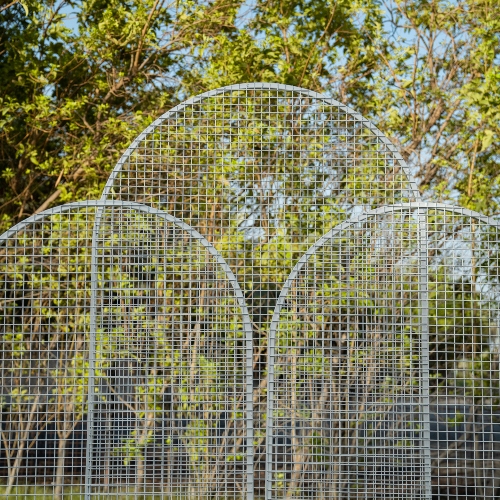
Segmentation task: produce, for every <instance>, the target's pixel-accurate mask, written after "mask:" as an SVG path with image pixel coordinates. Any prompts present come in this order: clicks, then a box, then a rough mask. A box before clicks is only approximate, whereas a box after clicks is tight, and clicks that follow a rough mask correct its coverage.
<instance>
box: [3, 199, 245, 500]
mask: <svg viewBox="0 0 500 500" xmlns="http://www.w3.org/2000/svg"><path fill="white" fill-rule="evenodd" d="M0 266H1V267H0V272H1V276H2V281H3V284H4V287H3V291H2V298H1V300H2V308H3V311H4V314H3V318H2V323H3V330H4V331H3V334H4V338H5V339H6V341H4V343H3V347H4V348H3V351H2V372H3V377H4V381H6V383H5V382H4V385H3V391H4V394H3V421H2V429H1V432H2V443H3V446H4V449H6V454H7V461H6V464H5V467H4V470H6V472H7V480H8V483H9V484H10V490H11V493H12V492H15V493H16V494H17V496H18V498H25V497H26V495H28V494H30V492H33V491H34V492H35V497H36V496H38V495H43V494H46V495H49V496H51V495H53V496H54V497H55V498H63V495H64V498H82V497H81V496H78V495H83V496H84V497H85V498H117V499H122V498H143V497H144V495H152V497H153V498H165V497H168V498H181V497H182V498H190V499H201V498H238V499H240V498H247V497H251V494H252V487H253V482H252V477H251V461H252V435H251V425H248V423H249V422H251V405H252V400H251V361H252V359H251V329H250V327H249V320H248V316H247V313H246V310H245V306H244V304H243V300H242V294H241V292H240V290H239V288H238V286H237V284H236V280H235V278H234V276H233V275H232V273H231V271H230V270H229V269H228V268H227V266H226V264H225V262H224V261H223V259H222V258H221V257H220V256H219V254H218V253H217V252H216V251H215V250H214V248H213V247H212V246H211V245H210V244H209V243H208V242H207V241H206V240H205V239H204V238H202V237H201V236H200V235H199V233H197V232H196V231H194V230H192V229H191V228H190V227H189V226H187V225H186V224H183V223H182V222H180V221H178V220H176V219H174V218H173V217H170V216H168V215H166V214H164V213H160V212H158V211H156V210H154V209H151V208H149V207H143V206H140V205H138V204H132V205H130V204H121V203H112V202H108V203H105V202H95V203H83V204H72V205H68V206H65V207H59V209H55V210H53V211H51V212H49V213H45V214H41V215H40V216H36V217H34V218H32V219H31V220H28V221H26V222H25V223H23V224H21V225H19V226H17V227H16V228H14V229H13V230H11V231H9V234H7V237H6V238H4V240H3V248H2V260H1V262H0ZM68 479H69V480H70V482H68ZM148 498H149V496H148Z"/></svg>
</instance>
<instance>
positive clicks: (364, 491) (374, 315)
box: [266, 209, 429, 499]
mask: <svg viewBox="0 0 500 500" xmlns="http://www.w3.org/2000/svg"><path fill="white" fill-rule="evenodd" d="M421 226H422V224H421V221H420V217H419V215H418V213H416V214H414V213H411V212H409V211H408V210H406V209H399V210H395V211H390V210H388V211H387V213H386V211H385V210H381V211H379V212H375V213H373V214H371V215H369V216H363V217H359V218H358V219H357V220H356V221H355V222H352V223H345V224H343V225H342V226H341V227H340V228H339V229H337V230H334V231H332V232H330V233H329V234H327V235H326V236H325V237H323V238H322V239H320V240H319V241H318V242H317V243H316V244H315V245H314V246H313V247H312V248H311V249H310V250H309V251H308V252H307V253H306V254H305V255H304V257H303V258H302V259H301V260H300V261H299V263H298V264H297V266H296V267H295V269H294V270H293V271H292V273H291V275H290V277H289V278H288V280H287V282H286V284H285V286H284V288H283V291H282V294H281V296H280V298H279V300H278V305H277V307H276V311H275V314H274V318H273V323H272V327H271V332H270V349H269V365H270V366H269V371H270V387H269V393H268V398H269V400H268V438H267V444H268V455H267V488H266V490H267V498H269V499H271V498H318V499H327V498H328V499H374V498H384V499H403V498H404V499H417V498H429V496H428V493H429V489H428V487H427V488H426V451H428V450H426V445H427V446H428V441H426V438H428V435H427V436H426V435H425V432H424V431H425V429H426V427H427V428H428V426H426V423H425V416H426V406H427V405H428V401H426V390H425V387H426V384H425V376H426V374H427V370H426V366H425V360H426V356H425V354H426V339H427V332H426V331H425V320H424V319H423V318H422V317H421V308H422V306H423V305H424V304H423V303H422V300H425V294H422V293H421V292H422V290H421V287H422V284H423V283H422V278H423V277H424V276H423V272H425V266H423V264H425V260H423V259H422V257H423V256H422V250H421V246H420V243H421V238H422V228H421ZM423 326H424V328H422V327H423ZM427 462H428V460H427Z"/></svg>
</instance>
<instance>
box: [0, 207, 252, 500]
mask: <svg viewBox="0 0 500 500" xmlns="http://www.w3.org/2000/svg"><path fill="white" fill-rule="evenodd" d="M108 207H118V208H119V207H123V208H129V209H133V210H137V211H139V212H142V213H145V214H152V215H157V216H158V217H160V218H162V219H164V220H165V221H167V222H171V223H173V224H175V225H176V226H177V227H179V228H180V229H183V230H184V231H186V232H188V233H189V234H190V235H191V236H193V237H194V238H195V239H196V240H197V241H199V242H200V243H201V244H202V246H203V247H204V248H205V249H206V250H207V251H208V253H209V254H210V255H211V256H212V257H214V258H215V261H216V262H217V263H218V264H219V265H220V266H221V268H222V270H223V271H224V272H225V274H226V276H227V278H228V281H229V282H230V284H231V286H232V288H233V290H234V294H235V298H236V300H237V302H238V305H239V306H240V308H241V315H242V324H243V328H244V330H245V351H246V353H245V354H246V356H245V361H246V366H245V385H246V388H245V392H246V404H245V406H246V410H245V413H246V419H245V420H246V422H247V434H246V450H247V494H248V496H247V498H248V500H252V499H253V488H254V480H253V458H254V457H253V352H252V345H253V344H252V343H253V333H252V326H251V320H250V315H249V313H248V309H247V306H246V303H245V298H244V295H243V292H242V290H241V288H240V286H239V284H238V281H237V279H236V276H235V275H234V273H233V272H232V271H231V268H230V267H229V266H228V265H227V263H226V261H225V260H224V258H223V257H222V255H221V254H220V253H219V252H218V251H217V250H216V248H215V247H214V246H213V245H212V244H211V243H210V242H209V241H208V240H207V239H206V238H205V237H204V236H202V235H201V234H200V233H199V232H198V231H196V230H195V229H194V228H192V227H191V226H190V225H188V224H186V223H185V222H182V221H181V220H180V219H178V218H176V217H173V216H172V215H169V214H167V213H166V212H164V211H162V210H158V209H156V208H153V207H149V206H147V205H143V204H141V203H136V202H126V201H113V200H90V201H81V202H73V203H67V204H65V205H60V206H57V207H53V208H50V209H48V210H44V211H43V212H40V213H38V214H35V215H32V216H31V217H28V218H27V219H25V220H23V221H21V222H19V223H18V224H16V225H15V226H13V227H12V228H11V229H8V230H7V231H5V232H4V233H3V234H2V235H0V245H2V244H3V243H5V242H6V241H7V240H8V239H9V238H11V237H13V236H15V235H16V234H17V233H19V232H20V231H22V230H23V229H24V228H26V227H28V226H29V225H30V224H34V223H36V222H40V221H43V219H45V218H46V217H50V216H51V215H58V214H64V213H66V212H69V211H71V210H73V209H79V208H98V209H105V208H108ZM99 212H101V210H98V211H97V213H98V214H99ZM92 246H93V247H94V243H92ZM86 496H88V495H86Z"/></svg>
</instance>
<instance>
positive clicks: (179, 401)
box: [0, 84, 500, 500]
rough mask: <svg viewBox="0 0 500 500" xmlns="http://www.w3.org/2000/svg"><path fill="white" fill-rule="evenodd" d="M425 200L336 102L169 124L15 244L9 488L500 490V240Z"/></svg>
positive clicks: (69, 494)
mask: <svg viewBox="0 0 500 500" xmlns="http://www.w3.org/2000/svg"><path fill="white" fill-rule="evenodd" d="M419 199H420V196H419V193H418V190H417V188H416V185H415V183H414V182H413V181H412V179H411V176H410V175H409V171H408V168H407V166H406V165H405V163H404V161H403V160H402V158H401V156H400V155H399V154H398V153H397V151H396V150H395V148H394V147H393V146H392V145H391V144H390V142H389V141H388V140H387V139H386V138H385V137H384V136H383V135H382V134H381V133H380V132H379V131H378V130H377V129H376V128H375V127H374V126H373V125H372V124H371V123H370V122H368V121H367V120H364V119H363V118H362V117H361V116H360V115H359V114H357V113H355V112H354V111H353V110H351V109H350V108H348V107H347V106H344V105H342V104H340V103H338V102H336V101H334V100H333V99H328V98H325V97H324V96H321V95H319V94H316V93H313V92H310V91H307V90H304V89H299V88H296V87H289V86H283V85H273V84H247V85H237V86H232V87H226V88H223V89H217V90H216V91H212V92H209V93H206V94H203V95H202V96H199V97H196V98H194V99H190V100H189V101H186V102H185V103H182V104H181V105H179V106H177V107H176V108H174V109H173V110H171V111H170V112H168V113H166V114H165V115H164V116H163V117H161V118H160V119H159V120H157V121H156V122H154V123H153V124H152V125H151V126H150V127H148V129H146V130H145V131H144V132H143V133H142V134H141V135H140V136H139V137H138V138H137V139H136V140H135V141H134V143H133V144H132V145H131V147H130V148H129V149H128V150H127V152H126V153H125V155H124V156H123V158H122V159H121V160H120V162H119V163H118V165H117V167H116V168H115V170H114V172H113V174H112V175H111V177H110V179H109V181H108V183H107V185H106V188H105V190H104V193H103V200H104V201H101V202H88V203H84V204H72V205H67V206H65V207H59V208H58V209H54V210H51V211H48V212H46V213H44V214H41V215H39V216H35V217H32V218H30V219H28V220H27V221H25V222H24V223H21V224H20V225H18V226H16V227H15V228H14V229H13V230H11V231H8V232H7V233H6V234H5V235H3V236H2V237H1V238H0V279H1V281H2V290H1V291H0V311H1V323H0V325H1V328H2V349H1V359H0V362H1V366H0V369H1V377H2V385H1V389H2V392H1V408H2V413H1V420H0V483H1V482H2V481H3V483H4V486H3V488H4V489H3V490H0V491H1V492H2V493H3V495H4V496H5V497H6V498H18V499H20V498H33V499H35V498H55V499H56V500H62V499H63V498H71V499H74V500H76V499H81V498H85V499H86V500H87V499H88V500H90V499H91V498H115V499H116V500H119V499H125V498H131V499H132V498H136V499H137V498H141V499H143V500H145V499H146V498H167V499H172V500H173V499H179V500H180V499H181V498H182V499H184V498H186V499H187V498H189V499H198V500H201V499H210V498H224V499H226V498H227V499H231V498H232V499H234V500H236V499H245V498H246V499H249V500H251V499H252V498H258V499H264V498H266V499H267V500H270V499H274V498H295V499H298V498H300V499H304V500H306V499H313V498H318V499H320V498H321V499H326V498H336V499H339V500H340V499H346V500H347V499H357V500H358V499H359V500H361V499H363V500H372V499H378V498H384V499H392V500H395V499H401V500H402V499H415V500H417V499H419V500H423V499H424V498H425V499H426V500H441V499H444V498H446V499H447V500H450V499H454V500H458V499H460V500H464V499H474V500H479V499H493V498H499V497H500V473H499V465H500V462H499V457H500V417H499V415H500V393H499V390H500V389H499V385H500V368H499V363H500V361H499V352H500V348H499V345H500V340H499V338H500V336H499V335H500V331H499V325H498V321H499V317H498V310H499V308H498V297H499V294H498V290H497V286H498V275H499V271H498V269H499V265H498V264H499V262H498V259H499V257H498V242H499V237H498V224H497V222H495V221H494V220H491V219H486V218H483V217H481V216H480V215H479V214H475V213H472V212H469V211H466V210H463V209H459V208H453V207H446V206H443V205H433V204H423V203H421V202H420V201H419ZM105 200H121V201H105ZM132 202H141V203H145V204H146V205H148V206H144V205H138V204H137V203H132ZM393 204H399V205H394V206H392V207H391V206H387V205H393ZM377 207H379V208H377ZM334 228H335V229H334ZM245 304H247V305H248V306H247V305H245ZM0 488H1V486H0Z"/></svg>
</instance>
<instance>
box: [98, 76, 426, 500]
mask: <svg viewBox="0 0 500 500" xmlns="http://www.w3.org/2000/svg"><path fill="white" fill-rule="evenodd" d="M103 198H106V199H116V200H132V201H137V202H141V203H145V204H148V205H151V206H154V207H156V208H159V209H164V210H166V211H167V212H169V213H171V214H172V215H174V216H176V217H178V218H180V219H182V220H184V221H185V222H187V223H188V224H190V225H192V226H193V227H194V228H195V229H196V230H198V231H199V232H200V233H201V234H202V235H204V236H205V237H206V238H207V239H208V240H209V241H210V242H211V243H213V245H214V246H215V247H216V248H217V250H219V251H220V252H221V254H222V255H223V257H224V258H225V260H226V261H227V263H228V265H229V266H230V267H231V269H232V270H233V271H234V273H235V274H236V276H237V279H238V282H239V284H240V286H241V288H242V289H243V291H244V293H245V299H246V302H247V305H248V308H249V312H250V316H251V320H252V324H253V330H254V386H255V394H254V403H255V421H254V424H255V431H256V455H255V456H256V463H255V467H256V477H257V479H256V487H257V493H258V494H260V493H262V494H263V487H264V461H265V425H264V424H265V423H264V420H265V419H264V417H265V401H266V396H265V391H266V386H267V373H266V366H265V360H266V349H267V338H268V333H269V322H270V319H271V316H272V311H273V307H274V304H275V303H276V298H277V296H278V295H279V292H280V288H281V286H282V285H283V283H284V282H285V280H286V277H287V276H288V274H289V273H290V271H291V270H292V268H293V266H294V265H295V263H296V262H297V260H298V259H299V258H300V256H301V255H302V254H303V252H304V251H305V250H306V249H307V248H308V247H309V246H310V245H311V244H312V243H313V242H314V241H316V240H317V239H318V238H319V237H321V236H322V235H323V234H325V233H326V232H328V231H329V230H330V229H331V228H332V227H334V226H335V225H336V224H338V223H339V222H341V221H343V220H345V219H346V218H348V217H350V215H351V214H353V213H360V212H362V211H363V210H369V209H371V208H375V207H377V206H380V205H383V204H391V203H397V202H404V201H413V200H417V199H418V198H419V194H418V190H417V188H416V185H415V184H414V182H413V181H412V180H411V178H410V176H409V174H408V169H407V167H406V165H405V163H404V162H403V160H402V158H401V156H400V155H399V153H398V152H397V151H396V149H395V148H394V147H393V146H392V145H391V143H390V142H389V141H388V140H387V139H386V138H385V137H384V136H383V134H382V133H381V132H379V131H378V130H377V129H376V128H375V127H374V126H373V125H372V124H371V123H370V122H369V121H368V120H365V119H363V117H362V116H360V115H359V114H358V113H356V112H355V111H353V110H352V109H350V108H349V107H347V106H345V105H343V104H341V103H339V102H337V101H335V100H334V99H329V98H327V97H325V96H322V95H320V94H317V93H314V92H311V91H308V90H305V89H301V88H297V87H290V86H285V85H273V84H259V83H256V84H246V85H235V86H231V87H226V88H222V89H217V90H214V91H211V92H208V93H206V94H203V95H201V96H198V97H195V98H193V99H189V100H188V101H186V102H184V103H182V104H180V105H179V106H177V107H175V108H174V109H172V110H171V111H169V112H167V113H166V114H165V115H163V116H162V117H161V118H159V119H158V120H157V121H156V122H154V123H153V124H152V125H151V126H150V127H148V129H146V130H145V131H144V132H143V133H142V134H141V135H140V136H139V137H138V138H137V139H136V140H135V141H134V142H133V143H132V145H131V146H130V148H129V149H128V150H127V151H126V153H125V154H124V156H123V157H122V159H121V160H120V162H119V163H118V165H117V166H116V168H115V170H114V172H113V174H112V175H111V177H110V179H109V181H108V183H107V186H106V188H105V191H104V194H103Z"/></svg>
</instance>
